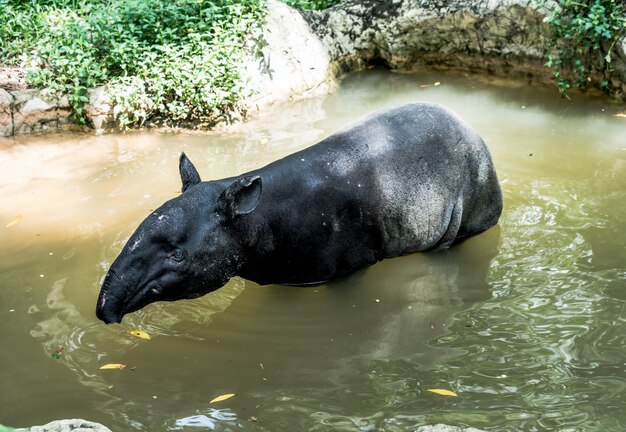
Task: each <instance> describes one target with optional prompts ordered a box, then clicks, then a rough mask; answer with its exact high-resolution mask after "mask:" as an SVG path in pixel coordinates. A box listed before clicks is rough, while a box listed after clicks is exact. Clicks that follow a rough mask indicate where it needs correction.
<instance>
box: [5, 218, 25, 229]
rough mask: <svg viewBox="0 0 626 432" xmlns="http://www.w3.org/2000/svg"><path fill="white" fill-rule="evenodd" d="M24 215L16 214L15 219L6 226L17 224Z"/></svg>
mask: <svg viewBox="0 0 626 432" xmlns="http://www.w3.org/2000/svg"><path fill="white" fill-rule="evenodd" d="M23 217H24V216H22V215H18V216H15V219H13V220H12V221H11V222H9V223H8V224H6V225H5V226H4V227H5V228H11V227H12V226H13V225H15V224H17V223H18V222H19V221H21V220H22V218H23Z"/></svg>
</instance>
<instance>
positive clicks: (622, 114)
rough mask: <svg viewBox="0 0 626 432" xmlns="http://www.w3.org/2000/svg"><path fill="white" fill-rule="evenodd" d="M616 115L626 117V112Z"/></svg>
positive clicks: (616, 115)
mask: <svg viewBox="0 0 626 432" xmlns="http://www.w3.org/2000/svg"><path fill="white" fill-rule="evenodd" d="M615 117H626V112H623V113H619V114H615Z"/></svg>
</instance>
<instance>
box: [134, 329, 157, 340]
mask: <svg viewBox="0 0 626 432" xmlns="http://www.w3.org/2000/svg"><path fill="white" fill-rule="evenodd" d="M128 333H130V334H132V335H133V336H135V337H138V338H141V339H146V340H150V339H152V338H151V337H150V335H149V334H148V333H146V332H145V331H143V330H131V331H129V332H128Z"/></svg>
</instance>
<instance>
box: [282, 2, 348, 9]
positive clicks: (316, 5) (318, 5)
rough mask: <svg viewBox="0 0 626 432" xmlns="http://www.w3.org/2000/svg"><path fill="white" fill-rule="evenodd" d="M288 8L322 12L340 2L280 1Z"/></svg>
mask: <svg viewBox="0 0 626 432" xmlns="http://www.w3.org/2000/svg"><path fill="white" fill-rule="evenodd" d="M282 1H283V2H284V3H287V4H288V5H289V6H291V7H293V8H296V9H301V10H323V9H328V8H329V7H331V6H334V5H336V4H339V3H341V0H282Z"/></svg>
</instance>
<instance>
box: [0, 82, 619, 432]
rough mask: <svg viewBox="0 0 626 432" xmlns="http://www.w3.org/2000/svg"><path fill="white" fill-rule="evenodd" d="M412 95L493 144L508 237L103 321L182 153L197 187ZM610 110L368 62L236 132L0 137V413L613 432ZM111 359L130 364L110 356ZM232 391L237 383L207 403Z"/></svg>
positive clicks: (614, 224) (615, 277) (615, 269)
mask: <svg viewBox="0 0 626 432" xmlns="http://www.w3.org/2000/svg"><path fill="white" fill-rule="evenodd" d="M436 82H438V83H439V85H435V83H436ZM413 100H428V101H435V102H440V103H444V104H446V105H448V106H450V107H451V108H452V109H454V110H455V111H457V112H458V113H459V114H460V115H461V116H462V117H463V118H465V119H466V120H467V121H468V122H469V123H470V124H472V125H473V126H474V127H475V128H476V129H477V130H478V131H479V132H480V133H481V134H482V135H483V137H484V138H485V140H486V141H487V142H488V144H489V146H490V148H491V149H492V153H493V156H494V159H495V162H496V166H497V168H498V172H499V175H500V179H501V182H502V186H503V191H504V196H505V211H504V214H503V217H502V219H501V222H500V224H499V227H498V228H497V229H493V230H490V231H488V232H486V233H485V234H483V235H481V236H478V237H475V238H473V239H471V240H469V241H467V242H465V243H463V244H462V245H460V246H458V247H454V248H453V249H451V250H449V251H447V252H444V253H431V254H417V255H412V256H408V257H403V258H398V259H393V260H387V261H384V262H382V263H380V264H378V265H375V266H373V267H371V268H369V269H367V270H364V271H360V272H357V273H356V274H354V275H353V276H351V277H348V278H345V279H342V280H339V281H335V282H333V283H330V284H328V285H325V286H321V287H317V288H307V289H299V288H287V287H280V286H269V287H259V286H257V285H255V284H254V283H251V282H247V281H244V280H241V279H238V278H235V279H233V280H232V281H231V282H230V283H229V284H228V285H227V286H226V287H225V288H223V289H221V290H219V291H217V292H215V293H213V294H210V295H207V296H205V297H203V298H201V299H197V300H194V301H181V302H176V303H169V304H165V303H164V304H154V305H151V306H149V307H147V308H145V309H143V310H142V311H139V312H137V313H134V314H131V315H128V316H126V317H125V318H124V322H123V324H121V325H112V326H105V325H104V324H102V323H101V322H99V321H97V319H96V317H95V315H94V309H95V300H96V296H97V293H98V289H99V283H100V281H101V280H102V278H103V276H104V274H105V271H106V269H107V268H108V266H109V265H110V263H111V262H112V260H113V259H114V258H115V256H116V254H117V253H118V252H119V250H120V249H121V247H122V245H123V243H124V241H125V239H126V238H127V237H128V236H129V235H130V233H131V232H132V231H133V230H134V228H135V227H136V226H137V224H138V223H139V222H140V221H141V220H142V219H143V218H144V217H145V216H146V215H147V214H148V213H149V212H150V211H151V209H154V208H155V207H157V206H159V205H160V204H161V203H162V202H163V201H164V200H166V199H169V198H171V197H174V196H176V195H177V193H178V191H179V189H180V184H179V179H178V177H177V175H178V174H177V157H178V154H179V153H180V152H181V151H185V152H186V153H187V154H188V155H189V156H190V158H191V159H192V160H193V161H194V162H195V163H196V165H197V167H198V169H199V171H200V172H201V173H202V174H203V176H204V179H215V178H220V177H224V176H228V175H234V174H237V173H239V172H241V171H244V170H249V169H252V168H255V167H258V166H261V165H263V164H265V163H267V162H270V161H272V160H274V159H276V158H279V157H281V156H283V155H285V154H288V153H290V152H293V151H295V150H298V149H300V148H303V147H306V146H308V145H310V144H313V143H315V142H316V141H318V140H319V139H321V138H323V137H324V136H326V135H328V134H329V133H331V132H332V131H334V130H336V129H338V128H340V127H343V126H344V125H345V124H346V123H348V122H350V121H352V120H354V119H355V118H357V117H359V116H361V115H362V114H365V113H366V112H369V111H371V110H374V109H377V108H380V107H383V106H388V105H393V104H397V103H401V102H406V101H413ZM617 112H618V109H617V108H616V107H615V106H612V105H610V104H609V103H608V102H606V101H604V100H601V99H594V98H592V97H582V96H580V95H575V96H574V100H573V101H566V100H561V99H559V97H558V96H557V95H555V92H554V91H553V89H551V88H538V87H536V86H534V87H531V86H527V85H525V84H513V85H511V84H510V83H508V84H503V83H500V82H496V81H495V80H491V79H488V78H480V77H473V76H464V75H455V74H432V73H422V74H419V75H393V74H389V73H384V72H375V71H374V72H372V71H370V72H368V73H364V74H360V75H354V76H352V77H350V78H349V79H347V80H346V81H345V82H344V84H343V85H342V87H341V89H340V91H338V92H337V93H336V94H334V95H332V96H330V97H328V98H326V99H321V100H313V101H305V102H300V103H293V104H290V105H287V106H283V107H279V108H277V109H274V110H271V111H268V112H265V113H263V115H261V116H260V117H259V118H258V119H257V120H256V121H253V122H251V123H248V124H246V125H243V126H240V127H238V128H237V129H233V130H230V131H227V132H221V133H218V132H213V133H203V134H189V133H150V132H146V133H132V134H127V135H108V136H104V137H92V136H82V135H71V136H64V135H51V136H43V137H31V138H19V139H12V140H0V197H1V199H0V245H1V248H0V323H1V324H0V347H1V349H0V364H1V365H2V368H1V369H0V423H4V424H7V425H12V426H28V425H32V424H42V423H45V422H48V421H50V420H53V419H57V418H73V417H82V418H87V419H91V420H94V421H99V422H102V423H104V424H106V425H108V426H109V427H111V428H112V429H113V430H116V431H125V430H139V431H165V430H185V431H195V430H212V429H213V430H221V431H231V430H233V431H234V430H251V431H256V430H258V431H279V430H314V431H330V430H333V431H334V430H338V431H353V430H361V431H371V430H382V431H405V430H411V429H412V428H414V427H416V426H419V425H424V424H433V423H439V422H443V423H448V424H455V425H460V426H462V425H466V426H474V427H478V428H483V429H494V430H624V429H625V428H626V412H625V411H624V406H626V364H625V359H626V252H625V250H626V249H625V238H626V237H625V235H624V233H623V230H624V228H626V226H625V223H624V214H626V190H625V186H626V119H624V118H621V117H616V116H614V114H616V113H617ZM6 225H10V226H9V227H6ZM130 330H143V331H145V332H147V333H149V334H150V335H151V337H152V339H151V340H149V341H146V340H142V339H138V338H136V337H133V336H131V335H129V333H128V332H129V331H130ZM55 357H58V358H55ZM106 363H122V364H126V365H127V367H126V369H124V370H99V367H100V366H102V365H104V364H106ZM432 388H441V389H449V390H453V391H454V392H456V393H457V394H458V397H446V396H440V395H437V394H434V393H430V392H428V391H427V389H432ZM226 393H235V396H234V397H232V398H230V399H228V400H225V401H223V402H217V403H213V404H210V403H209V402H210V401H211V399H213V398H214V397H216V396H218V395H222V394H226Z"/></svg>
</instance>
